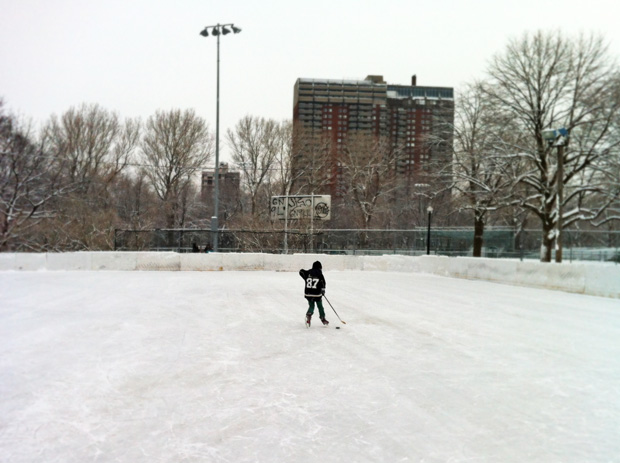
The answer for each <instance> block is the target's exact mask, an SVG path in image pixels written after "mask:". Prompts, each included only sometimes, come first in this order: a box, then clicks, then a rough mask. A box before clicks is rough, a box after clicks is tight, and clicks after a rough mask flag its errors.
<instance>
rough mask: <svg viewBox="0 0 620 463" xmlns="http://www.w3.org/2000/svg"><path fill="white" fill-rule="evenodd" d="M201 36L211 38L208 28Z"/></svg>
mask: <svg viewBox="0 0 620 463" xmlns="http://www.w3.org/2000/svg"><path fill="white" fill-rule="evenodd" d="M200 35H202V36H203V37H209V31H208V30H207V28H206V27H205V28H204V29H203V30H202V31H201V32H200Z"/></svg>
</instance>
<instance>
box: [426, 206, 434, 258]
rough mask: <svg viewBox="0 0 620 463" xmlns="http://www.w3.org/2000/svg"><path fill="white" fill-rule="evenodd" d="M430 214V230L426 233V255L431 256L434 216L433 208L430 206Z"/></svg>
mask: <svg viewBox="0 0 620 463" xmlns="http://www.w3.org/2000/svg"><path fill="white" fill-rule="evenodd" d="M426 211H427V212H428V229H427V232H426V255H427V256H428V255H430V253H431V218H432V216H433V207H432V206H428V208H427V209H426Z"/></svg>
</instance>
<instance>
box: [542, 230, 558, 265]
mask: <svg viewBox="0 0 620 463" xmlns="http://www.w3.org/2000/svg"><path fill="white" fill-rule="evenodd" d="M542 228H543V230H542V243H541V245H540V261H541V262H551V253H552V251H553V247H554V246H553V245H554V242H555V239H554V238H553V235H552V234H551V232H552V231H553V224H551V223H548V222H543V226H542Z"/></svg>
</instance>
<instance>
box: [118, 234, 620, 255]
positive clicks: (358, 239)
mask: <svg viewBox="0 0 620 463" xmlns="http://www.w3.org/2000/svg"><path fill="white" fill-rule="evenodd" d="M473 236H474V231H473V229H469V228H433V229H431V233H430V246H429V248H430V253H431V254H439V255H448V256H468V255H469V256H470V255H472V243H473ZM427 238H428V229H426V228H415V229H411V230H358V229H354V230H314V231H312V232H306V231H301V230H288V231H287V232H285V231H284V230H220V231H219V239H218V251H219V252H266V253H276V254H281V253H285V252H288V253H310V252H315V253H325V254H350V255H355V254H359V255H382V254H402V255H421V254H426V252H427ZM212 242H213V232H212V231H211V230H196V229H174V230H172V229H157V230H122V229H118V230H116V231H115V235H114V248H115V249H116V250H121V251H123V250H126V251H176V252H209V251H211V250H212ZM540 242H541V232H540V230H523V231H521V232H519V233H517V232H516V231H515V230H514V229H509V228H488V229H487V230H485V233H484V247H483V256H485V257H500V258H501V257H504V258H506V257H510V258H521V259H524V258H525V259H538V258H539V257H540ZM563 243H564V252H563V254H564V260H597V261H614V262H620V232H619V231H599V230H589V231H582V230H565V231H564V232H563Z"/></svg>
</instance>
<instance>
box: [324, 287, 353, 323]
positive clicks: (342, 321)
mask: <svg viewBox="0 0 620 463" xmlns="http://www.w3.org/2000/svg"><path fill="white" fill-rule="evenodd" d="M323 297H324V298H325V300H326V301H327V303H328V304H329V306H330V307H331V308H332V310H333V311H334V313H335V314H336V317H338V320H340V322H341V323H343V324H345V325H346V324H347V322H345V321H344V320H343V319H342V318H340V315H338V312H336V309H334V306H333V305H332V303H331V302H329V299H327V297H326V296H325V294H323Z"/></svg>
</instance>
